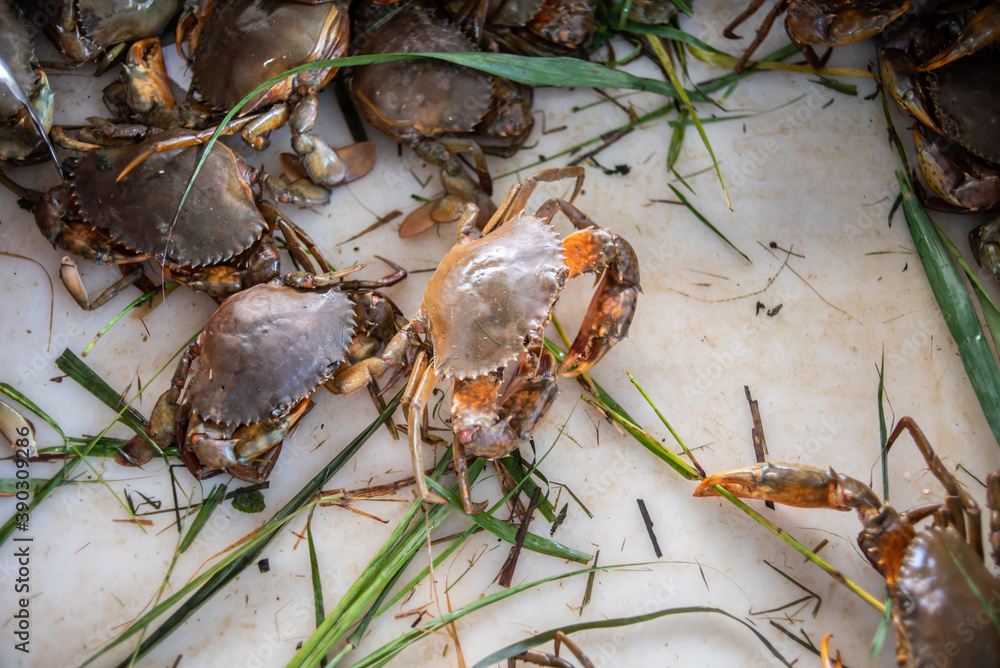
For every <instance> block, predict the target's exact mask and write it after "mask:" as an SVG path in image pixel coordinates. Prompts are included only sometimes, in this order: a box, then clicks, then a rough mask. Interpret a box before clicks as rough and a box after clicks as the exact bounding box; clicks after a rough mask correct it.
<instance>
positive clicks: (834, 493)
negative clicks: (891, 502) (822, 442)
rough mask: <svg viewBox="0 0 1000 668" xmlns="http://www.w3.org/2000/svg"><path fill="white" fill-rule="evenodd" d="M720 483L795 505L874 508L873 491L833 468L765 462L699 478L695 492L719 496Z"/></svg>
mask: <svg viewBox="0 0 1000 668" xmlns="http://www.w3.org/2000/svg"><path fill="white" fill-rule="evenodd" d="M716 486H718V487H721V488H722V489H724V490H726V491H727V492H729V493H730V494H732V495H733V496H735V497H738V498H741V499H761V500H763V501H774V502H775V503H780V504H783V505H786V506H795V507H798V508H829V509H832V510H845V511H846V510H860V509H863V508H871V509H877V508H878V507H879V505H880V504H879V500H878V497H876V496H875V493H874V492H872V491H871V489H869V488H868V486H867V485H864V484H862V483H860V482H858V481H857V480H854V479H853V478H849V477H847V476H845V475H841V474H839V473H837V472H836V471H834V470H833V469H820V468H816V467H815V466H806V465H804V464H775V463H770V462H764V463H762V464H757V465H755V466H752V467H750V468H743V469H734V470H732V471H726V472H724V473H716V474H715V475H712V476H709V477H707V478H705V479H704V480H702V481H701V483H700V484H699V485H698V488H697V489H696V490H695V491H694V495H695V496H720V494H719V491H718V490H717V489H715V487H716Z"/></svg>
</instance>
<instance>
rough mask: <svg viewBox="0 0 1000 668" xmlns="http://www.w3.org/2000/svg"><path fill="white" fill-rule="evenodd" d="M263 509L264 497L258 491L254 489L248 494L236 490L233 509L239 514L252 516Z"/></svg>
mask: <svg viewBox="0 0 1000 668" xmlns="http://www.w3.org/2000/svg"><path fill="white" fill-rule="evenodd" d="M265 507H267V504H266V503H264V495H263V494H262V493H261V492H260V490H256V489H255V490H251V491H249V492H244V491H243V490H236V496H234V497H233V508H235V509H236V510H238V511H240V512H241V513H247V514H248V515H253V514H256V513H259V512H261V511H263V510H264V508H265Z"/></svg>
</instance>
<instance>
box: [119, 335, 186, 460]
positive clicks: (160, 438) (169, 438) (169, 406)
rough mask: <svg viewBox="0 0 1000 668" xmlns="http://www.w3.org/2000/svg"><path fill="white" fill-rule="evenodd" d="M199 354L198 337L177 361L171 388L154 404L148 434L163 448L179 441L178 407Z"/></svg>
mask: <svg viewBox="0 0 1000 668" xmlns="http://www.w3.org/2000/svg"><path fill="white" fill-rule="evenodd" d="M199 339H200V337H199ZM199 355H201V345H200V343H199V340H197V339H196V340H195V341H193V342H192V343H191V345H189V346H188V347H187V350H185V351H184V353H183V354H182V355H181V359H180V361H179V362H177V367H176V368H175V369H174V375H173V376H172V377H171V379H170V389H168V390H167V391H166V392H164V393H163V394H162V395H160V398H159V399H157V400H156V404H154V406H153V412H152V413H151V414H150V416H149V424H148V425H147V427H146V434H147V435H148V436H149V437H150V438H151V439H152V440H153V442H154V443H156V445H158V446H159V447H160V449H161V450H162V449H164V448H166V447H167V446H168V445H170V444H171V443H172V442H176V441H177V407H178V404H179V402H180V398H181V391H182V390H183V389H184V383H185V382H187V377H188V374H189V373H190V371H191V364H193V363H194V360H195V359H196V358H197V357H198V356H199ZM139 438H140V437H139V436H134V437H132V440H133V441H134V440H136V439H139ZM130 442H131V441H130Z"/></svg>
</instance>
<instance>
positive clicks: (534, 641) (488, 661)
mask: <svg viewBox="0 0 1000 668" xmlns="http://www.w3.org/2000/svg"><path fill="white" fill-rule="evenodd" d="M698 613H709V614H718V615H723V616H724V617H728V618H729V619H732V620H734V621H736V622H739V623H740V624H742V625H743V626H745V627H746V628H748V629H749V630H750V632H751V633H753V634H754V635H755V636H757V639H758V640H759V641H760V642H761V644H763V645H764V646H765V647H766V648H767V649H768V651H769V652H771V654H772V655H773V656H774V657H775V658H777V659H778V660H779V661H781V663H782V665H785V666H789V668H790V667H791V665H792V664H790V663H788V661H787V660H786V659H785V657H784V656H782V655H781V652H779V651H778V648H777V647H775V646H774V645H773V644H771V641H770V640H768V639H767V638H766V637H765V636H764V635H763V634H762V633H761V632H760V631H758V630H757V629H755V628H754V627H753V626H751V625H750V624H749V623H747V622H745V621H743V620H742V619H740V618H739V617H736V616H734V615H731V614H729V613H728V612H726V611H725V610H720V609H719V608H708V607H704V606H691V607H686V608H667V609H665V610H657V611H656V612H650V613H647V614H645V615H635V616H634V617H619V618H617V619H601V620H598V621H593V622H582V623H580V624H570V625H568V626H563V627H561V628H557V629H550V630H548V631H545V632H544V633H539V634H538V635H534V636H531V637H530V638H527V639H525V640H522V641H520V642H518V643H514V644H513V645H508V646H507V647H504V648H503V649H498V650H497V651H495V652H493V653H492V654H490V655H489V656H487V657H485V658H483V659H482V660H481V661H479V663H477V664H476V665H475V666H473V667H472V668H488V667H489V666H493V665H495V664H497V663H498V662H500V661H503V660H504V659H509V658H511V657H513V656H517V655H518V654H520V653H522V652H525V651H527V650H529V649H532V648H533V647H537V646H539V645H541V644H542V643H546V642H549V641H551V640H552V639H553V638H555V637H556V633H557V632H559V631H562V632H563V633H565V634H566V635H570V634H573V633H576V632H578V631H588V630H590V629H615V628H620V627H623V626H631V625H633V624H641V623H643V622H649V621H652V620H654V619H659V618H661V617H668V616H670V615H689V614H698ZM581 649H583V650H584V652H586V648H585V647H581Z"/></svg>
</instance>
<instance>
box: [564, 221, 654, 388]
mask: <svg viewBox="0 0 1000 668" xmlns="http://www.w3.org/2000/svg"><path fill="white" fill-rule="evenodd" d="M562 206H567V205H566V204H565V203H562ZM562 247H563V252H564V253H565V255H566V266H567V267H568V268H569V276H570V278H572V277H574V276H579V275H580V274H584V273H588V272H594V271H602V270H604V275H603V276H602V277H601V282H600V283H599V284H598V286H597V289H596V290H595V292H594V296H593V298H592V299H591V301H590V306H589V307H588V308H587V314H586V315H585V316H584V318H583V323H582V324H581V325H580V332H579V334H577V337H576V340H575V341H573V345H572V346H571V347H570V349H569V352H567V353H566V358H565V359H564V360H563V363H562V365H561V366H560V368H559V375H560V376H578V375H580V374H581V373H584V372H586V371H587V370H589V369H590V368H591V367H593V366H594V365H595V364H597V363H598V362H599V361H601V358H603V357H604V355H605V354H606V353H607V352H608V351H609V350H611V348H612V347H613V346H614V345H615V344H616V343H618V342H619V341H621V340H622V339H624V338H625V336H626V335H628V329H629V325H631V324H632V317H633V316H634V315H635V306H636V302H637V301H638V298H639V292H640V291H641V290H642V288H640V287H639V261H638V259H637V258H636V256H635V251H634V250H633V249H632V246H631V245H630V244H629V243H628V242H627V241H625V239H623V238H622V237H620V236H618V235H617V234H615V233H614V232H611V231H610V230H606V229H602V228H599V227H589V228H587V229H583V230H577V231H576V232H574V233H573V234H570V235H569V236H567V237H566V238H565V239H563V242H562Z"/></svg>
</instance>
